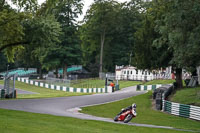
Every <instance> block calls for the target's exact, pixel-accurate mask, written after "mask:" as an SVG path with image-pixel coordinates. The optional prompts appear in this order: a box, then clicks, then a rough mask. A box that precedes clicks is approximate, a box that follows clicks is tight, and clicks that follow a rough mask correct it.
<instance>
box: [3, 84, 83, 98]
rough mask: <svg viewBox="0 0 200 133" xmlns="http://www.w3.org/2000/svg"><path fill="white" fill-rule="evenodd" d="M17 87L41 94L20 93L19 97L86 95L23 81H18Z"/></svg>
mask: <svg viewBox="0 0 200 133" xmlns="http://www.w3.org/2000/svg"><path fill="white" fill-rule="evenodd" d="M3 82H4V81H3V80H0V84H3ZM15 87H16V88H18V89H22V90H27V91H32V92H37V93H39V94H18V95H17V98H49V97H66V96H77V95H85V94H84V93H71V92H64V91H58V90H52V89H48V88H43V87H38V86H34V85H30V84H26V83H22V82H18V81H16V85H15Z"/></svg>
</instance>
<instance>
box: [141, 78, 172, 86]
mask: <svg viewBox="0 0 200 133" xmlns="http://www.w3.org/2000/svg"><path fill="white" fill-rule="evenodd" d="M173 82H175V80H172V79H166V80H163V79H161V80H152V81H149V82H145V83H144V84H143V85H155V84H172V83H173Z"/></svg>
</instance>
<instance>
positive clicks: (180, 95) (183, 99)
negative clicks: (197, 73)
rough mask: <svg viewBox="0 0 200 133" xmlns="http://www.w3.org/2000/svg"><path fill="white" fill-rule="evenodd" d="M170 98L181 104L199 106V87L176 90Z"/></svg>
mask: <svg viewBox="0 0 200 133" xmlns="http://www.w3.org/2000/svg"><path fill="white" fill-rule="evenodd" d="M170 100H171V101H173V102H178V103H182V104H190V105H195V106H200V87H195V88H184V89H181V90H177V91H176V93H175V94H174V95H172V96H171V99H170Z"/></svg>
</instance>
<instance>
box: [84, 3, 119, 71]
mask: <svg viewBox="0 0 200 133" xmlns="http://www.w3.org/2000/svg"><path fill="white" fill-rule="evenodd" d="M118 7H119V3H117V2H115V1H112V0H108V1H106V0H100V1H95V2H94V3H93V4H92V5H91V8H90V9H89V10H88V11H87V15H86V16H85V24H83V25H82V33H81V36H82V37H81V40H82V41H83V43H82V48H83V49H85V50H84V51H88V50H86V49H88V48H89V49H90V50H89V52H90V54H92V53H93V54H95V53H96V52H97V50H98V51H99V52H100V54H97V55H99V57H97V58H99V72H102V70H103V55H104V54H103V53H104V52H103V51H104V47H105V43H109V41H110V40H111V39H112V38H111V37H110V36H109V34H110V33H111V32H112V31H114V30H113V29H115V26H116V21H115V20H116V19H115V18H116V16H117V14H116V13H117V12H118V11H119V10H118V9H117V8H118ZM88 43H89V44H88ZM84 56H87V54H86V53H84ZM86 58H87V57H86Z"/></svg>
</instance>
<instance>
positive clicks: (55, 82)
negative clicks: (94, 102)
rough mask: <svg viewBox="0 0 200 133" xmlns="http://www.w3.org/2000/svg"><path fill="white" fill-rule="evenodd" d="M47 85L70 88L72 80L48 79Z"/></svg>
mask: <svg viewBox="0 0 200 133" xmlns="http://www.w3.org/2000/svg"><path fill="white" fill-rule="evenodd" d="M44 82H45V83H48V84H52V85H59V86H66V87H70V82H71V80H67V79H59V78H51V77H47V78H46V80H45V81H44Z"/></svg>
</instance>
